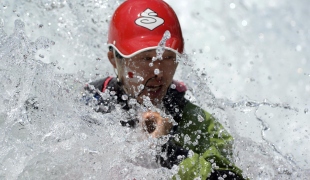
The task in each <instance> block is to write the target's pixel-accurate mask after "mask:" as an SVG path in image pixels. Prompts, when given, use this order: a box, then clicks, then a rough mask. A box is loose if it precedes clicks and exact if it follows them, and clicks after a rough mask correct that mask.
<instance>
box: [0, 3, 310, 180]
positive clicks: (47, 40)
mask: <svg viewBox="0 0 310 180" xmlns="http://www.w3.org/2000/svg"><path fill="white" fill-rule="evenodd" d="M121 2H122V1H115V0H76V1H73V0H25V1H22V0H12V1H11V0H10V1H9V0H1V2H0V102H1V103H0V179H134V178H135V179H169V177H171V176H172V175H173V174H174V173H175V172H176V171H177V167H175V168H173V169H172V170H168V169H165V168H161V167H159V166H158V164H156V163H155V162H154V158H153V157H154V153H156V147H155V146H154V145H155V144H157V143H163V142H158V141H154V140H152V139H150V138H148V137H147V136H145V134H143V133H142V131H140V130H139V129H136V130H133V129H130V128H125V127H120V125H119V123H118V121H119V119H120V118H122V112H121V110H120V109H118V110H117V111H115V112H113V113H111V114H101V113H96V112H95V111H94V110H93V109H94V108H96V107H94V106H92V105H91V104H90V105H89V106H86V105H85V102H84V101H83V97H85V96H88V94H85V91H84V90H83V87H84V85H85V84H86V83H88V82H91V81H93V80H95V79H99V78H102V77H106V76H107V75H114V73H113V71H112V70H111V69H112V68H111V65H110V64H109V63H108V61H107V58H106V53H107V47H106V37H107V27H108V23H109V18H110V16H111V15H112V13H113V10H114V9H115V8H116V7H117V6H118V5H119V4H120V3H121ZM167 2H168V3H169V4H170V5H171V6H172V7H173V8H174V9H175V11H176V13H177V14H178V16H179V19H180V22H181V25H182V29H183V32H184V38H185V43H186V44H185V49H186V55H184V57H182V58H181V60H180V65H179V71H178V72H177V75H176V77H175V78H176V79H178V80H182V81H184V82H185V84H186V85H187V87H188V94H187V97H188V98H189V99H191V100H192V101H194V102H195V103H196V104H199V105H200V106H202V107H203V108H204V109H206V110H207V111H209V112H212V113H213V114H214V116H215V117H217V118H218V120H219V121H220V122H221V123H222V124H223V125H224V126H225V128H226V129H227V130H228V131H229V132H230V133H231V134H232V135H233V136H234V138H235V146H234V159H235V163H236V165H237V166H239V167H241V169H243V171H244V174H245V175H246V176H248V177H249V178H251V179H308V177H310V169H309V161H310V153H309V148H310V145H309V131H310V122H309V119H310V117H309V113H308V109H309V108H310V105H309V103H310V98H309V93H310V66H309V63H310V60H309V57H310V56H309V55H310V51H308V50H307V48H308V47H309V45H310V44H309V43H310V41H309V28H310V22H309V21H307V18H308V17H309V16H310V12H309V11H308V7H309V5H310V3H309V2H308V1H306V0H300V1H295V2H291V1H288V0H284V1H281V2H280V1H277V0H271V1H258V0H256V1H251V2H248V1H245V0H239V1H224V0H220V1H208V0H195V1H194V2H192V1H191V2H188V1H172V0H167Z"/></svg>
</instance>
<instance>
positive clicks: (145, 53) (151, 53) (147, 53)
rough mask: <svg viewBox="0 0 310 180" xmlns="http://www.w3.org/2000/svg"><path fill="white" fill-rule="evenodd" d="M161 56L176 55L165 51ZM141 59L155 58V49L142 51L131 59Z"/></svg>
mask: <svg viewBox="0 0 310 180" xmlns="http://www.w3.org/2000/svg"><path fill="white" fill-rule="evenodd" d="M163 56H176V53H175V52H173V51H170V50H165V51H164V53H163ZM141 57H156V49H152V50H147V51H143V52H141V53H139V54H137V55H135V56H133V57H132V58H141Z"/></svg>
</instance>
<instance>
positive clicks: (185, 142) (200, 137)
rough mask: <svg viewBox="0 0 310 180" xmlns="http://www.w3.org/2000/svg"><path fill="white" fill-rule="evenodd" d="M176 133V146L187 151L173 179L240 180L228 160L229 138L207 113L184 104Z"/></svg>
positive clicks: (240, 176) (194, 106)
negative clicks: (222, 179) (214, 179)
mask: <svg viewBox="0 0 310 180" xmlns="http://www.w3.org/2000/svg"><path fill="white" fill-rule="evenodd" d="M178 134H179V137H177V138H175V141H176V143H177V144H179V145H181V146H182V147H184V148H185V149H187V150H191V152H190V153H189V156H188V157H187V158H186V159H184V160H183V161H182V162H181V163H180V164H179V171H178V174H177V175H175V176H174V177H173V179H177V177H180V178H181V179H194V178H195V177H200V178H201V179H213V178H215V177H226V178H228V177H231V178H235V179H244V178H243V177H242V174H241V173H242V171H241V170H240V169H239V168H237V167H236V166H234V165H233V163H232V162H231V161H230V160H229V159H231V155H232V152H231V151H232V141H233V138H232V137H231V136H230V135H229V134H228V133H227V132H226V130H225V129H224V128H223V126H222V125H221V124H220V123H218V122H217V121H216V120H215V119H214V117H212V116H211V115H210V114H209V113H207V112H206V111H204V110H202V109H201V108H199V107H197V106H196V105H194V104H192V103H190V102H188V103H187V104H186V106H185V108H184V110H183V116H182V121H181V122H180V123H179V129H178Z"/></svg>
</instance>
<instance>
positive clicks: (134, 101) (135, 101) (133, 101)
mask: <svg viewBox="0 0 310 180" xmlns="http://www.w3.org/2000/svg"><path fill="white" fill-rule="evenodd" d="M128 104H130V105H134V104H137V100H136V99H130V100H129V102H128Z"/></svg>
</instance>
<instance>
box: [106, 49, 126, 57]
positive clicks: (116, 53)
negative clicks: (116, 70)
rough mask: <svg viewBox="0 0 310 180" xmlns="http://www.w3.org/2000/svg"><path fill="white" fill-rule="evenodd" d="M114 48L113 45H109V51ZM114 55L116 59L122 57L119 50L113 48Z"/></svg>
mask: <svg viewBox="0 0 310 180" xmlns="http://www.w3.org/2000/svg"><path fill="white" fill-rule="evenodd" d="M114 50H115V49H114V48H113V47H111V46H110V47H109V51H111V52H113V51H114ZM115 56H116V58H118V59H123V58H124V57H123V56H122V55H120V54H119V52H118V51H117V50H115Z"/></svg>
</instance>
